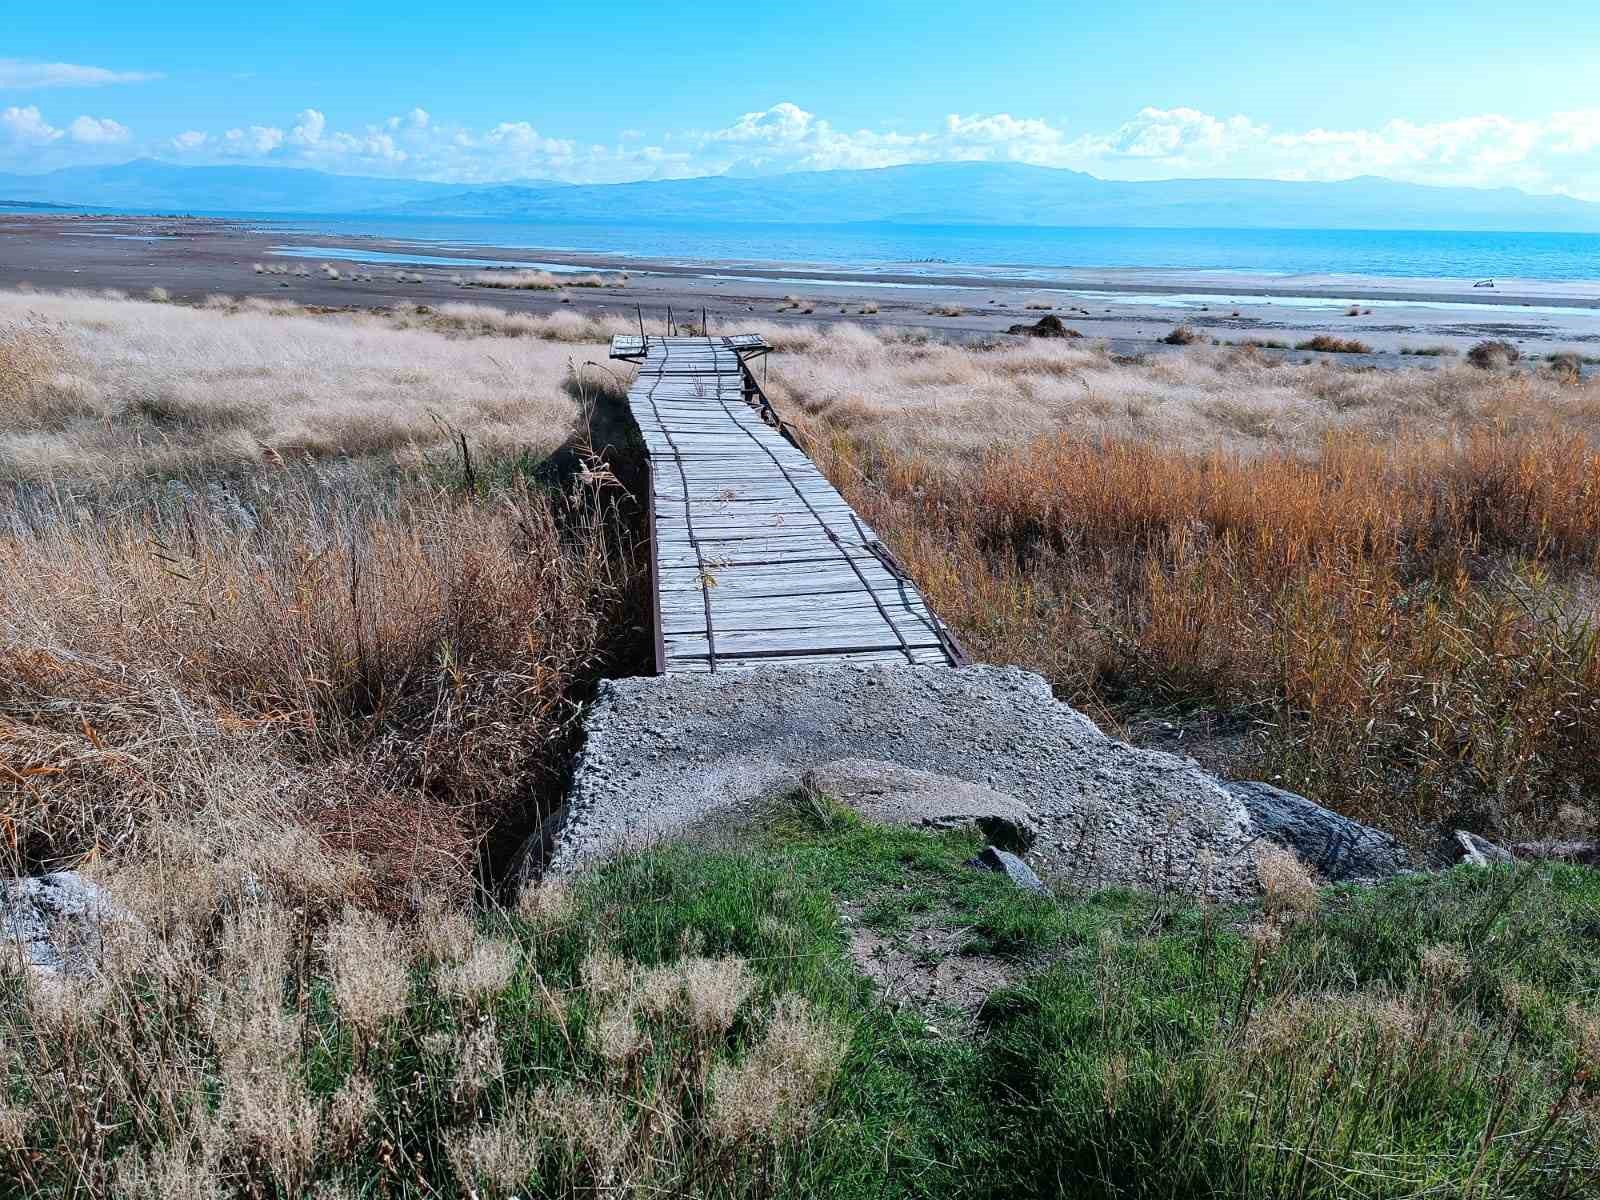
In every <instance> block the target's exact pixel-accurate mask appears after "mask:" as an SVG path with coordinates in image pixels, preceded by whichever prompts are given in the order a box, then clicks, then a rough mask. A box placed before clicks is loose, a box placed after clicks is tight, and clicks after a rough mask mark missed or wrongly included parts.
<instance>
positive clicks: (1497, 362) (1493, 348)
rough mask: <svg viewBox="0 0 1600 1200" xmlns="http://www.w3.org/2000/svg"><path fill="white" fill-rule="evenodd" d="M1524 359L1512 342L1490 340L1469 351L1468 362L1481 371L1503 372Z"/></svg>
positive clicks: (1496, 339)
mask: <svg viewBox="0 0 1600 1200" xmlns="http://www.w3.org/2000/svg"><path fill="white" fill-rule="evenodd" d="M1521 357H1522V351H1520V350H1518V349H1517V348H1516V347H1515V346H1513V345H1512V344H1511V343H1510V342H1507V341H1502V340H1500V339H1498V338H1490V339H1487V340H1485V341H1482V342H1479V343H1478V344H1477V345H1476V346H1474V347H1473V348H1472V349H1471V350H1468V351H1467V361H1468V362H1469V363H1471V364H1472V365H1473V366H1475V367H1477V368H1478V369H1479V370H1480V371H1502V370H1504V369H1505V368H1507V367H1509V366H1511V365H1512V364H1513V363H1515V362H1517V361H1518V360H1519V359H1521Z"/></svg>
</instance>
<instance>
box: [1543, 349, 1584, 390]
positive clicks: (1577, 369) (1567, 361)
mask: <svg viewBox="0 0 1600 1200" xmlns="http://www.w3.org/2000/svg"><path fill="white" fill-rule="evenodd" d="M1545 366H1546V367H1547V368H1548V369H1549V371H1550V374H1552V375H1554V376H1555V377H1556V378H1557V379H1559V380H1561V382H1562V383H1577V382H1578V381H1579V380H1580V379H1582V378H1583V357H1582V356H1581V355H1578V354H1573V353H1572V352H1570V351H1566V352H1563V353H1561V354H1552V355H1551V356H1550V357H1549V358H1548V359H1547V360H1546V361H1545Z"/></svg>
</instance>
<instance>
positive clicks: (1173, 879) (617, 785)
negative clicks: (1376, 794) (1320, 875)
mask: <svg viewBox="0 0 1600 1200" xmlns="http://www.w3.org/2000/svg"><path fill="white" fill-rule="evenodd" d="M584 729H585V741H584V746H583V749H582V751H581V752H580V754H579V755H578V759H577V762H576V764H575V766H574V772H573V780H572V785H571V788H570V790H569V791H568V794H567V808H566V819H565V822H564V824H563V825H562V827H561V829H560V832H559V833H558V834H557V835H556V838H555V845H554V847H553V850H552V853H551V855H550V860H549V864H548V867H547V869H548V871H550V872H551V873H554V874H557V875H564V874H570V873H573V872H576V871H580V870H582V869H584V868H585V867H587V866H590V865H593V864H596V863H599V862H602V861H604V860H606V859H608V858H610V857H612V856H614V855H616V854H617V853H619V852H621V851H624V850H627V849H631V848H638V847H642V846H646V845H650V844H652V843H654V842H657V841H660V840H663V839H668V838H672V837H676V836H680V835H682V834H683V833H685V832H686V831H689V830H691V829H695V828H699V827H702V826H703V825H704V824H705V823H707V822H708V821H711V820H713V819H722V818H725V817H726V818H738V817H739V816H741V815H742V814H746V813H749V812H751V811H753V810H754V809H755V808H756V807H758V806H760V805H762V804H768V803H770V802H772V801H773V800H775V799H776V798H777V797H779V796H781V795H783V794H784V793H786V792H789V791H792V790H793V789H794V788H795V787H796V786H797V785H798V784H799V783H800V780H801V778H802V777H803V776H804V774H805V773H806V772H807V771H810V770H813V769H815V768H817V767H819V766H822V765H824V764H831V763H837V762H839V761H840V760H850V759H855V760H863V759H864V760H872V761H875V762H886V763H891V764H894V765H896V766H899V767H903V768H909V769H910V770H913V771H917V772H923V773H929V774H933V775H940V776H946V777H949V778H952V779H957V780H961V781H963V782H964V783H967V784H971V785H975V786H977V787H981V788H985V789H988V790H989V791H990V792H995V793H1000V794H1002V795H1004V796H1006V797H1009V798H1011V799H1013V800H1014V801H1015V802H1016V804H1017V805H1018V806H1019V807H1020V808H1021V809H1022V810H1024V811H1025V812H1027V813H1028V814H1030V819H1031V821H1032V823H1033V824H1034V825H1035V826H1036V827H1037V829H1038V831H1039V834H1040V836H1039V839H1038V841H1037V842H1036V843H1035V847H1036V848H1035V850H1034V851H1033V852H1032V853H1031V854H1030V858H1031V860H1032V862H1033V864H1034V866H1035V869H1036V870H1038V872H1039V873H1040V874H1041V875H1042V876H1043V877H1044V878H1045V879H1047V880H1051V881H1060V882H1062V883H1065V884H1069V885H1072V886H1080V887H1102V886H1110V885H1121V886H1129V887H1143V888H1149V889H1152V890H1163V891H1176V892H1181V893H1186V894H1191V895H1195V894H1203V895H1209V896H1214V897H1217V898H1223V899H1240V898H1244V897H1247V896H1250V895H1253V894H1254V893H1255V888H1256V882H1255V862H1254V857H1253V852H1252V850H1251V848H1250V847H1251V836H1252V835H1251V830H1250V823H1249V819H1248V817H1247V815H1246V813H1245V808H1244V805H1243V803H1242V802H1241V801H1240V800H1239V799H1237V798H1236V797H1234V796H1233V795H1231V794H1229V793H1228V792H1227V791H1226V790H1224V789H1223V788H1222V786H1221V785H1220V784H1219V783H1218V782H1217V780H1216V779H1215V778H1213V777H1212V776H1210V775H1208V774H1206V773H1205V772H1204V771H1203V770H1201V769H1200V768H1199V767H1198V766H1197V765H1196V764H1195V763H1194V762H1193V761H1192V760H1189V759H1184V758H1179V757H1177V756H1175V755H1171V754H1163V753H1160V752H1158V751H1151V750H1138V749H1135V748H1134V747H1132V746H1129V745H1127V744H1125V743H1123V742H1119V741H1116V740H1114V739H1112V738H1109V737H1107V736H1106V735H1105V734H1103V733H1101V732H1100V730H1099V729H1097V728H1095V726H1094V724H1093V723H1092V722H1091V721H1090V720H1089V719H1088V718H1087V717H1085V716H1084V715H1083V714H1082V713H1080V712H1077V711H1076V710H1074V709H1072V708H1070V707H1069V706H1067V705H1065V704H1061V703H1060V702H1058V701H1057V700H1056V699H1055V698H1054V696H1053V695H1052V694H1051V691H1050V685H1049V684H1048V683H1046V682H1045V680H1044V679H1042V678H1040V677H1039V676H1038V675H1034V674H1032V673H1030V672H1027V671H1021V670H1017V669H1016V668H1010V667H1004V668H1003V667H961V668H947V667H865V666H854V665H827V666H805V667H799V666H796V667H764V668H761V669H759V670H749V671H738V672H728V673H718V674H715V675H713V674H704V675H689V674H684V675H669V676H663V677H660V678H641V679H622V680H612V681H608V682H605V683H602V684H601V685H600V689H599V691H598V694H597V695H596V698H595V700H594V702H593V703H592V704H591V706H590V708H589V711H588V713H587V714H586V716H585V721H584ZM646 731H654V736H651V735H648V734H647V733H646ZM970 799H971V795H970V794H969V797H968V800H970ZM968 800H962V801H961V802H959V803H958V804H957V805H956V810H959V809H961V808H963V807H965V806H966V804H967V803H968ZM993 803H994V802H993V800H992V799H990V798H987V797H986V798H985V800H984V804H983V805H982V806H983V807H990V806H993ZM533 857H534V856H532V855H529V856H528V859H529V861H531V860H532V858H533Z"/></svg>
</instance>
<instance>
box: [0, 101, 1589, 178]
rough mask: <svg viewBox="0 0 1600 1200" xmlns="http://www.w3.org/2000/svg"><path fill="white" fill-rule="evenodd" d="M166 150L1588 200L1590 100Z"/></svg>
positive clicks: (236, 131)
mask: <svg viewBox="0 0 1600 1200" xmlns="http://www.w3.org/2000/svg"><path fill="white" fill-rule="evenodd" d="M286 129H287V131H286ZM69 135H70V136H69ZM126 136H127V131H126V130H124V129H122V127H121V126H120V125H118V124H117V123H116V122H114V121H110V120H109V119H107V118H100V119H98V120H96V119H94V118H87V117H84V118H79V120H78V121H75V122H73V124H72V125H71V126H70V127H69V129H68V130H60V129H56V128H54V127H53V126H52V125H51V124H50V123H49V122H48V121H47V120H46V119H45V117H44V115H43V114H41V113H40V111H39V110H38V109H37V108H33V107H29V108H16V107H13V108H9V109H6V110H4V113H3V115H0V140H4V139H5V138H6V137H9V140H10V141H11V142H12V143H16V144H26V145H35V146H37V145H45V144H52V143H55V144H58V145H59V146H61V147H62V148H63V149H65V147H67V146H69V145H72V144H74V143H76V144H79V145H83V146H105V145H107V144H110V143H113V142H115V141H117V140H121V139H125V138H126ZM169 147H170V149H172V150H177V151H179V152H182V153H183V154H185V155H186V156H189V157H191V158H196V159H199V160H201V161H205V160H206V159H208V158H209V159H213V160H239V159H245V160H264V161H272V162H280V163H291V164H295V163H297V164H301V165H306V166H316V167H321V168H323V169H326V170H333V171H344V172H349V173H373V174H400V173H404V174H406V175H408V176H415V177H418V178H429V179H441V180H449V181H452V182H459V183H464V184H471V183H490V182H494V181H497V180H505V179H519V178H527V177H534V176H537V177H553V178H560V179H567V180H570V181H573V182H596V183H605V182H615V181H621V180H633V179H670V178H681V177H685V176H691V175H706V174H716V173H719V172H724V171H726V172H732V173H736V174H768V173H778V172H784V171H797V170H832V169H837V168H861V167H885V166H893V165H898V164H902V163H928V162H952V161H968V160H982V161H992V162H1018V163H1032V164H1037V165H1040V166H1050V167H1070V168H1073V169H1076V170H1084V171H1091V172H1093V173H1095V174H1097V175H1101V176H1104V177H1106V178H1111V179H1161V178H1173V177H1199V176H1246V177H1257V178H1275V179H1343V178H1348V177H1350V176H1352V175H1363V174H1371V175H1383V176H1387V177H1390V178H1394V179H1401V180H1408V181H1412V182H1419V183H1435V184H1452V185H1468V186H1479V187H1496V186H1514V187H1520V188H1525V189H1527V190H1529V191H1535V192H1558V193H1565V194H1569V195H1574V196H1580V197H1585V198H1594V199H1600V109H1583V110H1575V111H1571V112H1563V113H1553V114H1550V115H1548V116H1546V117H1543V118H1538V119H1513V118H1510V117H1506V116H1501V115H1497V114H1492V113H1490V114H1480V115H1476V116H1469V117H1463V118H1460V119H1457V120H1452V121H1439V122H1415V121H1409V120H1406V119H1403V118H1396V119H1394V120H1392V121H1388V122H1385V123H1383V124H1381V125H1377V126H1372V127H1358V128H1346V129H1336V128H1314V129H1279V128H1274V127H1272V126H1270V125H1269V124H1268V123H1266V122H1264V121H1261V120H1258V119H1256V118H1253V117H1248V116H1243V115H1233V116H1225V115H1218V114H1214V113H1207V112H1202V111H1200V110H1198V109H1194V108H1185V107H1176V108H1153V107H1152V108H1144V109H1141V110H1139V111H1138V112H1136V113H1134V114H1133V115H1132V116H1131V117H1130V118H1129V119H1128V120H1126V121H1124V122H1122V123H1121V124H1118V125H1115V126H1112V127H1109V128H1103V129H1087V128H1077V127H1074V126H1071V125H1069V124H1067V123H1065V122H1062V121H1052V120H1047V119H1045V118H1042V117H1030V116H1019V115H1016V114H1013V113H1006V112H994V113H966V114H961V113H956V114H951V115H950V116H948V117H946V118H945V119H943V120H942V121H939V122H937V123H933V124H930V125H927V126H924V127H921V128H888V127H886V126H881V125H880V126H878V127H876V128H863V129H855V130H849V129H840V128H837V127H836V126H834V125H833V124H832V123H831V122H829V121H828V120H826V119H825V118H824V117H822V116H821V115H819V114H817V113H814V112H811V111H809V110H807V109H805V108H802V107H800V106H799V105H798V104H794V103H792V102H787V101H786V102H783V103H779V104H774V105H772V106H771V107H769V108H766V109H761V110H758V111H752V112H746V113H743V114H740V115H738V116H737V117H735V118H734V119H733V120H731V121H730V122H729V123H728V124H727V125H725V126H723V127H721V128H716V129H709V130H679V131H673V132H670V133H666V134H662V135H659V136H656V137H654V138H650V137H647V136H646V135H645V134H643V133H642V132H640V131H639V130H631V129H630V130H624V131H622V132H620V133H619V134H618V135H617V138H616V140H615V142H614V143H612V144H609V145H606V144H585V143H579V142H577V141H575V140H573V139H571V138H565V137H562V136H559V134H558V133H556V132H551V131H548V130H545V129H543V128H541V127H540V126H539V125H538V124H536V123H535V122H533V121H530V120H525V119H508V120H504V121H499V122H496V123H493V124H490V125H488V126H484V127H478V128H472V127H467V126H463V125H459V124H455V123H452V122H448V121H443V120H440V119H438V118H437V117H435V116H434V115H432V114H430V113H429V112H428V111H427V110H425V109H422V108H412V109H410V110H409V111H405V112H400V113H397V114H395V115H393V116H390V117H387V118H384V119H382V120H380V121H378V122H376V123H374V124H369V125H364V126H360V127H357V128H345V129H341V128H339V127H338V126H337V124H336V122H334V121H333V120H330V119H329V117H328V116H327V115H326V114H325V113H324V112H323V111H322V110H320V109H317V108H314V107H306V108H303V109H302V110H301V111H300V112H299V114H298V115H297V116H296V117H295V118H294V119H293V120H292V121H289V122H286V123H285V125H284V126H280V125H277V124H261V125H250V126H243V127H236V128H232V129H227V130H225V131H222V132H220V133H218V132H216V131H206V130H200V129H191V130H187V131H185V132H182V133H179V134H177V135H176V136H175V137H171V138H170V139H169V140H168V141H166V142H165V143H163V144H162V147H161V148H169Z"/></svg>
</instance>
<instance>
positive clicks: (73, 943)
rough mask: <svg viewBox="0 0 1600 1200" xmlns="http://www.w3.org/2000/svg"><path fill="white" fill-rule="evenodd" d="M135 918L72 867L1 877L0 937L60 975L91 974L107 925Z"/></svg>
mask: <svg viewBox="0 0 1600 1200" xmlns="http://www.w3.org/2000/svg"><path fill="white" fill-rule="evenodd" d="M132 923H134V922H133V918H132V917H131V916H130V915H129V914H128V913H127V912H126V911H125V910H124V909H122V908H120V907H119V906H117V905H116V904H114V903H113V902H112V901H111V900H110V899H109V898H108V897H107V896H106V894H105V892H104V891H103V890H102V889H100V888H99V887H96V886H95V885H94V884H93V883H90V882H89V881H88V880H87V879H84V878H83V877H82V876H81V875H77V874H75V873H73V872H71V871H56V872H54V873H53V874H50V875H34V876H28V877H25V878H22V879H0V937H4V938H6V939H8V940H9V941H10V942H12V943H13V944H14V945H15V946H16V948H17V949H16V950H6V951H5V952H6V953H7V954H15V953H19V952H20V956H21V960H22V962H23V963H25V964H26V965H28V966H30V967H34V968H36V969H38V970H40V971H46V972H50V973H53V974H62V975H86V974H93V973H94V971H95V969H96V968H97V967H98V966H99V963H100V956H101V952H102V950H103V947H104V932H105V929H106V927H107V926H108V925H110V924H119V925H128V924H132Z"/></svg>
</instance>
